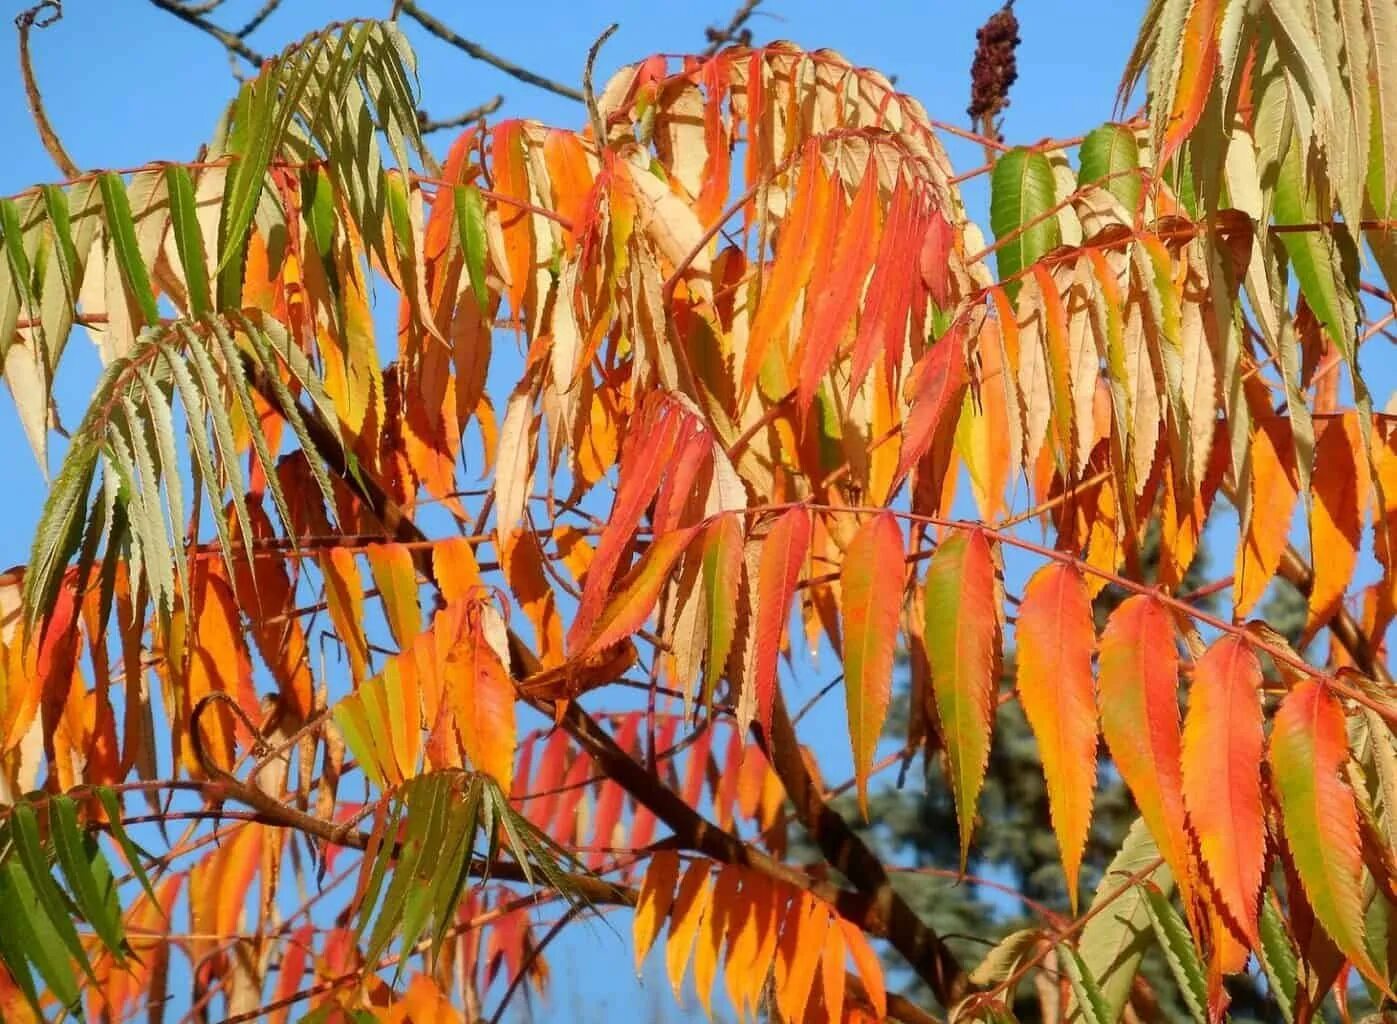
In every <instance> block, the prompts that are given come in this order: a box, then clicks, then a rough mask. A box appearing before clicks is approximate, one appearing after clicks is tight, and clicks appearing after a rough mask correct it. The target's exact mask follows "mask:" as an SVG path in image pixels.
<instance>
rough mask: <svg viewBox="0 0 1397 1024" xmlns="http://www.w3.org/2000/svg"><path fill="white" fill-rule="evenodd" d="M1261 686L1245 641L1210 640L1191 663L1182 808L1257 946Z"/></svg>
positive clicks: (1227, 901)
mask: <svg viewBox="0 0 1397 1024" xmlns="http://www.w3.org/2000/svg"><path fill="white" fill-rule="evenodd" d="M1260 686H1261V666H1260V664H1258V662H1257V660H1256V655H1255V654H1253V653H1252V650H1251V647H1250V646H1249V645H1248V644H1247V642H1246V641H1245V640H1242V639H1241V638H1239V637H1235V636H1225V637H1223V638H1222V639H1221V640H1219V641H1217V642H1216V643H1215V644H1213V646H1212V647H1210V648H1208V650H1207V653H1205V654H1204V655H1203V657H1201V658H1199V659H1198V662H1197V663H1196V664H1195V665H1194V666H1193V686H1192V688H1191V689H1190V690H1189V699H1188V716H1187V717H1186V718H1185V720H1184V746H1183V784H1184V807H1185V808H1186V809H1187V810H1188V822H1189V826H1190V827H1191V828H1192V829H1193V833H1194V835H1195V836H1196V837H1197V839H1198V849H1199V854H1200V857H1201V860H1202V862H1203V871H1204V875H1205V877H1206V878H1207V880H1208V882H1209V884H1210V885H1211V888H1212V891H1213V894H1214V895H1215V897H1216V900H1217V903H1218V907H1219V909H1220V910H1221V911H1222V912H1223V914H1224V915H1225V917H1226V919H1227V923H1228V925H1229V926H1230V927H1232V928H1233V929H1235V930H1236V931H1237V933H1238V935H1239V936H1240V937H1242V938H1243V939H1245V940H1246V941H1247V942H1248V943H1249V945H1250V946H1251V948H1253V949H1255V948H1256V946H1257V944H1258V941H1259V940H1258V937H1257V930H1256V913H1257V895H1258V893H1259V891H1260V889H1261V876H1262V870H1263V867H1264V865H1265V856H1266V833H1265V827H1264V823H1263V819H1262V809H1261V757H1262V746H1263V743H1262V739H1263V737H1262V713H1261V690H1260Z"/></svg>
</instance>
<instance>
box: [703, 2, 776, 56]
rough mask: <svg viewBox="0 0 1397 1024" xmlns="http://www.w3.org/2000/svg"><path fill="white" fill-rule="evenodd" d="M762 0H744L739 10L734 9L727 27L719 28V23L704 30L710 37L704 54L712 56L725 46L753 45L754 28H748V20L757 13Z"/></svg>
mask: <svg viewBox="0 0 1397 1024" xmlns="http://www.w3.org/2000/svg"><path fill="white" fill-rule="evenodd" d="M761 2H762V0H743V2H742V3H741V4H740V5H739V6H738V8H737V10H735V11H733V13H732V17H731V18H730V19H728V23H727V25H726V26H725V27H723V28H719V27H718V26H717V25H710V26H709V27H708V29H707V30H706V31H705V32H704V35H706V36H707V37H708V45H707V46H706V47H705V48H704V51H703V53H704V56H706V57H711V56H713V55H714V54H715V53H717V52H718V51H719V50H721V49H722V48H723V47H725V46H732V45H736V46H751V45H752V30H751V29H750V28H747V27H746V25H747V22H748V20H750V19H751V17H752V15H753V14H755V13H756V10H757V7H758V6H760V4H761Z"/></svg>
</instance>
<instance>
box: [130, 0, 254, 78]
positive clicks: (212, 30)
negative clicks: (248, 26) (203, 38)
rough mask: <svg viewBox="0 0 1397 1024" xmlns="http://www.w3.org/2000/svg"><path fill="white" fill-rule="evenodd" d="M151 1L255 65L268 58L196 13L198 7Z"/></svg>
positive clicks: (175, 2)
mask: <svg viewBox="0 0 1397 1024" xmlns="http://www.w3.org/2000/svg"><path fill="white" fill-rule="evenodd" d="M150 2H151V3H153V4H154V5H155V6H156V7H158V8H160V9H161V10H162V11H165V12H167V13H169V14H173V15H174V16H175V17H176V18H178V19H179V20H180V21H182V22H184V23H185V24H188V25H193V26H194V27H195V28H197V29H198V30H199V31H200V32H205V33H207V34H208V35H211V36H213V37H214V38H215V39H217V40H218V41H219V42H220V43H222V44H223V46H224V48H225V49H226V50H227V51H228V52H229V54H232V55H236V56H238V57H241V58H242V59H243V60H245V61H247V62H248V63H249V64H252V65H253V66H257V65H259V64H261V63H262V61H264V60H265V59H266V58H265V57H263V56H262V55H261V54H260V53H258V52H257V51H256V50H254V49H253V48H252V47H250V46H248V45H247V44H246V43H245V42H243V41H242V40H241V39H239V38H238V37H237V36H236V35H234V34H233V33H232V32H229V31H228V30H227V29H225V28H221V27H220V26H218V25H215V24H214V23H213V22H211V21H209V20H208V19H207V18H205V17H204V16H203V15H202V14H198V13H195V11H196V9H194V8H189V7H185V6H184V5H183V4H181V3H179V2H178V0H150Z"/></svg>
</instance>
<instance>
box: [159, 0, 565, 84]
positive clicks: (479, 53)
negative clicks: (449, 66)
mask: <svg viewBox="0 0 1397 1024" xmlns="http://www.w3.org/2000/svg"><path fill="white" fill-rule="evenodd" d="M151 2H152V3H168V2H169V0H151ZM398 10H400V11H401V12H402V13H403V14H406V15H407V16H408V17H409V18H411V19H412V20H413V21H415V22H417V24H419V25H421V26H422V27H423V28H425V29H426V30H427V31H428V32H430V33H432V35H434V36H436V37H437V38H438V39H440V40H441V41H442V42H444V43H450V44H451V45H452V46H454V47H456V49H458V50H460V51H462V52H463V53H466V54H468V55H469V56H471V57H473V58H474V59H475V60H479V61H484V62H485V63H486V64H489V65H491V66H492V67H496V68H498V69H499V70H501V71H503V72H504V73H505V74H506V75H509V76H510V77H511V78H517V79H519V81H521V82H526V83H528V84H529V85H532V86H536V87H537V88H539V89H546V90H547V91H548V92H551V93H556V94H557V95H559V96H564V97H566V98H567V99H570V100H577V102H579V103H581V102H582V93H580V92H578V91H577V90H576V89H574V88H573V87H572V86H570V85H563V84H562V83H561V82H555V81H553V80H552V79H551V78H545V77H544V76H543V75H539V74H535V73H534V72H532V71H530V70H529V69H528V68H525V67H520V66H519V65H518V64H515V63H514V62H513V61H509V60H506V59H505V58H503V57H501V56H499V55H498V54H495V53H491V52H490V51H489V50H487V49H485V47H483V46H481V45H480V44H479V43H473V42H471V41H470V40H469V39H466V38H465V37H463V36H460V35H458V34H457V33H455V32H453V31H452V30H451V29H450V28H449V27H448V26H446V25H444V24H443V23H442V22H440V21H437V19H436V18H434V17H432V16H431V15H430V14H428V13H427V12H426V11H424V10H422V8H420V7H418V6H417V4H416V3H414V2H413V0H402V3H401V4H400V5H399V7H398Z"/></svg>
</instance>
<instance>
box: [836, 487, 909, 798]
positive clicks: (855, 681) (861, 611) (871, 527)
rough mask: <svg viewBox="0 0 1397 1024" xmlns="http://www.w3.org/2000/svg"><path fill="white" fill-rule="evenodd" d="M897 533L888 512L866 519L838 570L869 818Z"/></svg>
mask: <svg viewBox="0 0 1397 1024" xmlns="http://www.w3.org/2000/svg"><path fill="white" fill-rule="evenodd" d="M905 571H906V570H905V567H904V565H903V547H902V531H901V530H900V529H899V528H898V525H897V520H896V519H895V518H894V517H893V514H892V513H891V512H886V511H885V512H880V513H879V514H878V515H876V516H874V517H872V518H871V519H869V520H867V521H866V522H865V523H864V524H863V526H862V527H860V528H859V531H858V533H856V534H854V538H853V540H851V541H850V542H849V547H848V550H847V551H845V553H844V562H843V564H842V565H841V566H840V570H839V585H840V595H841V601H842V603H843V606H844V696H845V701H846V703H847V706H848V710H849V738H850V740H851V741H852V742H853V748H854V778H855V779H856V780H857V781H858V796H859V809H860V810H861V811H862V812H863V815H864V817H865V818H867V817H868V773H869V771H870V770H871V769H872V767H873V754H874V751H875V750H876V749H877V747H878V739H879V737H880V736H881V735H882V732H883V722H884V719H886V718H887V714H888V700H889V698H890V697H891V688H892V675H893V649H894V647H895V646H896V645H897V618H898V612H899V611H900V609H901V607H902V585H901V581H902V579H903V576H904V574H905Z"/></svg>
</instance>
